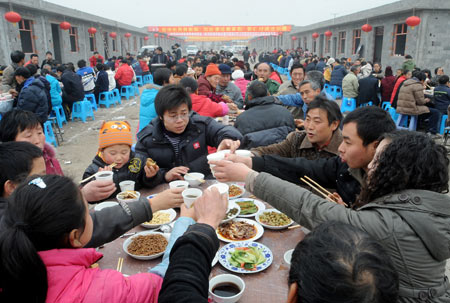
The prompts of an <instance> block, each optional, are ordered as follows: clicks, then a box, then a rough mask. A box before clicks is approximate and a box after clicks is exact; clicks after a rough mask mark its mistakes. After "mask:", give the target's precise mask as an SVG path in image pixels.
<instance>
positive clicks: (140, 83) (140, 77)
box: [136, 76, 144, 86]
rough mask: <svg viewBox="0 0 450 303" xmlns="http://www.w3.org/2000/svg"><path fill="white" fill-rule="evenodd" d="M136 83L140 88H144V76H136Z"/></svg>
mask: <svg viewBox="0 0 450 303" xmlns="http://www.w3.org/2000/svg"><path fill="white" fill-rule="evenodd" d="M136 83H137V85H138V86H144V81H143V80H142V76H136Z"/></svg>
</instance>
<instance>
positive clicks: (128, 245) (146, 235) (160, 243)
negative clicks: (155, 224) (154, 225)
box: [122, 231, 170, 260]
mask: <svg viewBox="0 0 450 303" xmlns="http://www.w3.org/2000/svg"><path fill="white" fill-rule="evenodd" d="M169 238H170V234H165V233H160V232H156V231H143V232H140V233H137V234H135V235H134V236H131V237H129V238H128V239H126V240H125V241H124V242H123V246H122V247H123V250H124V251H125V253H126V254H127V255H129V256H130V257H133V258H135V259H138V260H153V259H156V258H158V257H160V256H162V255H163V254H164V252H165V251H166V247H167V244H168V243H169Z"/></svg>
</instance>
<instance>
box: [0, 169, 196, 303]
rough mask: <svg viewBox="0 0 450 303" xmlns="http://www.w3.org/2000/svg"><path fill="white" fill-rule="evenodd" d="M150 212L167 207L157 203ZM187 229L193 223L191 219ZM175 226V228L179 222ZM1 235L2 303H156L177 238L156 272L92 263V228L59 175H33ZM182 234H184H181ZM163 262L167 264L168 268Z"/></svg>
mask: <svg viewBox="0 0 450 303" xmlns="http://www.w3.org/2000/svg"><path fill="white" fill-rule="evenodd" d="M151 207H152V211H157V210H159V209H162V208H163V207H164V206H163V205H157V204H156V203H154V204H153V205H152V206H151ZM184 219H188V220H187V221H185V223H186V222H189V223H187V224H185V225H189V224H193V223H195V222H194V221H193V220H192V219H190V218H184ZM178 223H179V222H178V221H177V223H176V224H175V229H176V228H177V224H178ZM2 224H3V225H2V229H1V231H0V283H1V284H0V301H1V302H47V303H52V302H80V303H81V302H86V303H87V302H105V303H106V302H108V303H114V302H125V303H126V302H130V303H131V302H133V303H138V302H150V303H151V302H158V294H159V291H160V289H161V284H162V280H163V279H162V277H161V276H164V274H165V270H166V269H167V265H168V257H169V253H170V249H171V247H172V245H173V244H174V242H175V240H176V238H177V237H178V236H179V235H180V234H182V233H183V232H184V231H185V230H186V228H187V226H183V227H182V228H181V229H180V228H179V227H180V224H178V225H179V226H178V229H179V230H178V232H176V234H177V235H176V236H173V235H174V233H172V236H171V239H170V241H169V245H168V247H167V249H166V253H165V255H164V259H163V264H162V265H158V266H157V267H156V268H155V272H156V273H157V274H154V273H140V274H136V275H132V276H129V277H125V276H123V275H122V274H121V273H120V272H118V271H115V270H111V269H104V270H102V269H100V268H98V267H93V266H92V265H93V264H94V263H95V262H97V261H98V260H99V259H100V258H101V257H102V254H101V253H99V252H97V251H96V250H95V249H93V248H83V246H84V245H86V244H87V243H88V242H89V241H90V239H91V236H92V231H93V224H92V219H91V216H90V215H89V209H88V206H87V202H86V200H85V199H84V198H83V197H82V195H81V193H80V191H79V189H78V186H77V185H76V184H75V183H73V181H71V180H70V179H69V178H66V177H62V176H58V175H47V176H41V177H39V176H34V177H32V178H31V179H29V180H28V181H25V182H24V183H22V184H21V185H20V186H19V187H18V188H17V189H16V191H15V192H14V194H13V195H12V196H11V197H10V201H9V202H8V207H7V209H6V210H5V213H4V215H3V222H2ZM180 231H181V233H180ZM164 263H165V264H164Z"/></svg>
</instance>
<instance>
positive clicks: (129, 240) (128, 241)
mask: <svg viewBox="0 0 450 303" xmlns="http://www.w3.org/2000/svg"><path fill="white" fill-rule="evenodd" d="M151 234H158V235H162V236H163V237H164V238H166V240H167V242H169V238H170V234H166V233H161V232H156V231H150V230H149V231H143V232H140V233H137V234H135V235H133V236H131V237H129V238H128V239H126V240H125V241H124V242H123V245H122V248H123V251H124V252H125V253H126V254H127V255H129V256H130V257H133V258H135V259H138V260H153V259H156V258H158V257H160V256H162V255H163V254H164V251H162V252H160V253H157V254H154V255H150V256H138V255H133V254H130V253H129V252H128V245H130V244H131V242H132V241H133V239H134V238H136V237H137V236H145V235H151Z"/></svg>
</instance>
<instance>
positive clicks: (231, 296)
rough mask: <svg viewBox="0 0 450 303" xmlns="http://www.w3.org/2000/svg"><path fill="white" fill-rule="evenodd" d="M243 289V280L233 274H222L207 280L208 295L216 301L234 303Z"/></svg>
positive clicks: (218, 302) (240, 295) (242, 292)
mask: <svg viewBox="0 0 450 303" xmlns="http://www.w3.org/2000/svg"><path fill="white" fill-rule="evenodd" d="M244 291H245V283H244V280H242V279H241V278H239V277H238V276H235V275H230V274H223V275H218V276H215V277H214V278H212V279H211V280H209V289H208V292H209V295H210V297H211V298H212V299H213V300H214V302H217V303H235V302H237V301H239V299H240V298H241V297H242V295H243V294H244Z"/></svg>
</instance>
